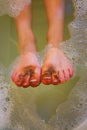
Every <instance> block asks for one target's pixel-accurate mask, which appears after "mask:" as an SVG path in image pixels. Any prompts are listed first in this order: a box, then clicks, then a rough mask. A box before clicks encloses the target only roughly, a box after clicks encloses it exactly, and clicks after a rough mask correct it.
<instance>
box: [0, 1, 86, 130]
mask: <svg viewBox="0 0 87 130" xmlns="http://www.w3.org/2000/svg"><path fill="white" fill-rule="evenodd" d="M73 3H74V7H75V19H74V21H73V22H71V23H70V24H69V28H70V34H71V38H70V39H69V40H68V41H66V42H64V43H63V44H62V46H63V47H64V51H65V53H67V55H68V56H69V58H70V59H71V60H72V62H73V63H74V66H75V68H76V73H75V76H78V77H79V81H78V83H77V84H75V87H74V88H73V89H72V91H71V93H70V95H69V97H68V100H67V101H65V102H64V99H62V102H64V103H62V104H61V105H58V104H57V105H58V106H57V110H56V113H53V115H54V116H53V117H51V118H50V119H49V121H48V123H47V121H46V122H45V121H44V120H42V118H41V117H40V116H39V114H38V112H37V107H36V106H37V104H36V103H37V101H36V97H39V98H40V96H39V94H40V92H42V90H43V89H42V88H41V87H38V88H37V90H35V89H33V88H29V89H23V88H21V89H20V88H16V87H14V85H13V84H11V85H9V83H8V81H7V79H6V77H7V75H6V74H5V73H4V71H3V67H2V66H0V130H58V129H59V130H71V129H72V128H73V127H76V126H77V125H79V124H80V123H81V122H83V121H84V120H85V119H86V118H87V103H86V102H87V89H86V88H87V78H86V77H87V73H86V72H87V45H86V44H87V0H73ZM66 44H67V45H66ZM65 45H66V46H65ZM64 87H65V86H64ZM45 89H48V91H49V88H45ZM57 96H58V93H57ZM44 98H45V97H44ZM52 98H53V96H52ZM52 98H51V101H52ZM41 101H42V102H43V99H41ZM51 101H50V100H49V101H48V102H49V104H48V108H49V109H48V112H49V111H50V109H51V108H50V107H49V106H50V103H51ZM45 102H46V101H45ZM56 102H58V99H57V100H56ZM59 104H60V103H59ZM43 111H45V110H43ZM46 112H47V111H46ZM45 115H46V114H45Z"/></svg>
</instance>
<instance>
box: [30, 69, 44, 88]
mask: <svg viewBox="0 0 87 130" xmlns="http://www.w3.org/2000/svg"><path fill="white" fill-rule="evenodd" d="M40 83H41V68H40V67H36V68H35V69H34V70H33V73H31V76H30V86H31V87H37V86H39V85H40Z"/></svg>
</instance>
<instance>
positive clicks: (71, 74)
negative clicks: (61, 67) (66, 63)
mask: <svg viewBox="0 0 87 130" xmlns="http://www.w3.org/2000/svg"><path fill="white" fill-rule="evenodd" d="M68 72H69V76H70V78H71V77H72V76H73V73H74V70H73V68H72V67H71V68H69V69H68Z"/></svg>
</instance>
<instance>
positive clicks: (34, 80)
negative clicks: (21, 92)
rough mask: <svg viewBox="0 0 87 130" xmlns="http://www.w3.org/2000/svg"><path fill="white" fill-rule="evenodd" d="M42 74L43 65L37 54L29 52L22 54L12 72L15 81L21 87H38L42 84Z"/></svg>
mask: <svg viewBox="0 0 87 130" xmlns="http://www.w3.org/2000/svg"><path fill="white" fill-rule="evenodd" d="M40 76H41V67H40V64H39V61H38V58H37V56H36V54H34V53H32V52H27V53H26V54H23V55H21V57H20V59H19V62H18V63H17V65H16V68H15V70H14V71H13V73H12V80H13V82H14V83H15V84H16V85H17V86H20V87H21V86H22V87H25V88H26V87H29V86H32V87H36V86H38V85H39V84H40Z"/></svg>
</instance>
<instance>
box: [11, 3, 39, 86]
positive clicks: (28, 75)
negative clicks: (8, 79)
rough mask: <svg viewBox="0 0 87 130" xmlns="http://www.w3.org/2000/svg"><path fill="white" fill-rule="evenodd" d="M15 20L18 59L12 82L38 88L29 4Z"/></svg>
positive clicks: (36, 60)
mask: <svg viewBox="0 0 87 130" xmlns="http://www.w3.org/2000/svg"><path fill="white" fill-rule="evenodd" d="M14 19H15V24H16V28H17V32H18V39H19V51H20V55H21V56H20V59H19V62H18V63H17V65H16V68H15V70H14V71H13V73H12V80H13V81H14V82H15V84H16V85H17V86H23V87H28V86H32V87H35V86H38V85H39V84H40V73H41V67H40V64H39V61H38V59H37V56H36V52H37V49H36V45H35V43H36V40H35V36H34V34H33V32H32V27H31V22H32V12H31V4H29V5H28V6H26V7H25V8H24V10H23V11H22V12H21V13H20V15H19V16H18V17H16V18H14Z"/></svg>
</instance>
